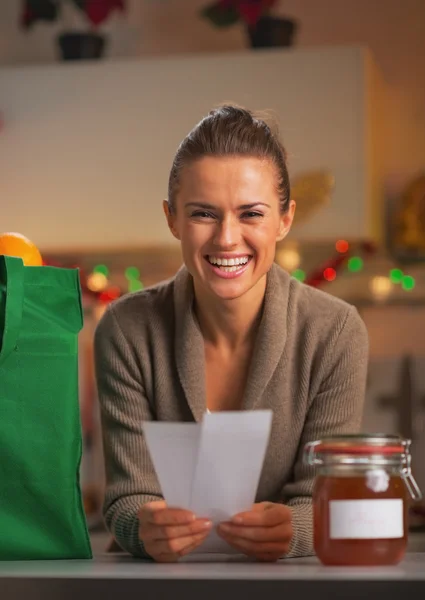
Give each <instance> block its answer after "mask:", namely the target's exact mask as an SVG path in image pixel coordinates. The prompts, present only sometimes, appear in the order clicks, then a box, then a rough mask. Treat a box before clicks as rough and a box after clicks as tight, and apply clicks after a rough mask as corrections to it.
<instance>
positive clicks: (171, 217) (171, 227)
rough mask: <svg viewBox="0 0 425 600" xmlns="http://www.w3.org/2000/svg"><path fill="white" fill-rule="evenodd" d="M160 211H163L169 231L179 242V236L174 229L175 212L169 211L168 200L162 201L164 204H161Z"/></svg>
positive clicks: (175, 228)
mask: <svg viewBox="0 0 425 600" xmlns="http://www.w3.org/2000/svg"><path fill="white" fill-rule="evenodd" d="M162 209H163V211H164V214H165V218H166V219H167V223H168V228H169V230H170V231H171V233H172V234H173V236H174V237H175V238H176V239H177V240H180V235H179V232H178V230H177V227H176V214H175V210H172V209H171V205H170V202H169V200H164V202H163V203H162Z"/></svg>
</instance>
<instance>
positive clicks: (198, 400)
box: [174, 263, 290, 422]
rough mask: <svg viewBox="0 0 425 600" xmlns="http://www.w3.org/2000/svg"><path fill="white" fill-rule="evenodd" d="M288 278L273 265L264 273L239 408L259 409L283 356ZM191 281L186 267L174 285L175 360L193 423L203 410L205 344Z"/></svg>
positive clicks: (182, 269) (204, 403)
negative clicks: (260, 308) (258, 318)
mask: <svg viewBox="0 0 425 600" xmlns="http://www.w3.org/2000/svg"><path fill="white" fill-rule="evenodd" d="M289 284H290V276H289V275H288V274H287V273H286V272H285V271H284V270H283V269H281V268H280V267H279V266H278V265H276V264H275V263H274V264H273V265H272V267H271V269H270V270H269V272H268V273H267V283H266V291H265V297H264V305H263V314H262V317H261V321H260V324H259V328H258V332H257V337H256V340H255V344H254V351H253V355H252V359H251V366H250V370H249V374H248V379H247V384H246V388H245V393H244V398H243V404H242V408H243V409H244V410H252V409H254V408H265V407H262V406H261V401H262V397H263V394H264V390H265V388H266V386H267V384H268V383H269V381H270V379H271V377H272V375H273V373H274V371H275V370H276V367H277V365H278V363H279V361H280V359H281V357H282V353H283V350H284V346H285V341H286V330H287V328H286V318H287V307H288V299H289ZM193 304H194V291H193V279H192V276H191V275H190V274H189V272H188V270H187V269H186V267H184V266H183V267H182V268H181V269H180V270H179V271H178V272H177V274H176V277H175V284H174V311H175V339H174V343H175V347H174V352H175V360H176V364H177V371H178V374H179V378H180V381H181V384H182V387H183V390H184V393H185V395H186V399H187V402H188V404H189V407H190V409H191V411H192V414H193V416H194V419H195V421H198V422H199V421H201V420H202V417H203V415H204V413H205V411H206V390H205V352H204V341H203V337H202V333H201V330H200V328H199V324H198V321H197V319H196V316H195V313H194V307H193Z"/></svg>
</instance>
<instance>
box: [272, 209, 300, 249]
mask: <svg viewBox="0 0 425 600" xmlns="http://www.w3.org/2000/svg"><path fill="white" fill-rule="evenodd" d="M295 208H296V203H295V200H291V201H290V202H289V208H288V210H287V211H286V213H285V214H283V215H280V221H279V231H278V235H277V238H276V241H278V242H281V241H282V240H283V239H284V238H286V236H287V235H288V233H289V231H290V230H291V227H292V223H293V220H294V215H295Z"/></svg>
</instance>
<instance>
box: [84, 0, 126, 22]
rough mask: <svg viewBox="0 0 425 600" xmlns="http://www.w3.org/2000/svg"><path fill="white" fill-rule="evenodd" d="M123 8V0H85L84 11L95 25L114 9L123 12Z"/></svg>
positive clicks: (124, 7) (104, 19) (106, 17)
mask: <svg viewBox="0 0 425 600" xmlns="http://www.w3.org/2000/svg"><path fill="white" fill-rule="evenodd" d="M125 9H126V6H125V0H86V4H85V7H84V12H85V13H86V15H87V18H88V20H89V21H90V22H91V23H92V24H93V25H94V26H95V27H97V26H98V25H100V24H101V23H103V22H104V21H106V20H107V19H108V17H109V15H110V14H111V13H112V12H114V11H115V10H120V11H121V12H124V11H125Z"/></svg>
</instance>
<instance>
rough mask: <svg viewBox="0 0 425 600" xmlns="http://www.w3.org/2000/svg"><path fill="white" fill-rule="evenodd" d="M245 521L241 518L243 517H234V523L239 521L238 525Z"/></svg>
mask: <svg viewBox="0 0 425 600" xmlns="http://www.w3.org/2000/svg"><path fill="white" fill-rule="evenodd" d="M242 522H243V519H241V517H232V523H237V524H238V525H240V524H241V523H242Z"/></svg>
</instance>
